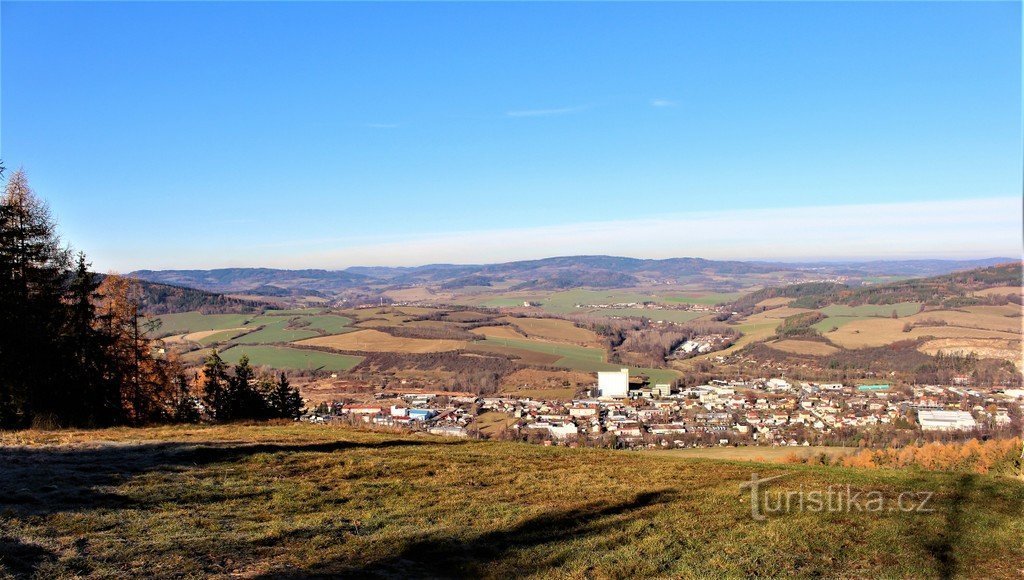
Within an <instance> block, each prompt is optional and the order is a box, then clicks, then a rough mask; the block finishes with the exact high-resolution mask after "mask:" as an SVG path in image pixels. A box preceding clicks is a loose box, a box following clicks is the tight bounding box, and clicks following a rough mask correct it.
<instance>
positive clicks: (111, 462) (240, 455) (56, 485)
mask: <svg viewBox="0 0 1024 580" xmlns="http://www.w3.org/2000/svg"><path fill="white" fill-rule="evenodd" d="M458 443H459V442H451V443H449V442H444V443H441V442H433V441H415V440H412V441H409V440H385V441H379V442H371V443H358V442H348V441H338V442H327V443H312V444H287V443H260V444H237V443H223V444H203V445H196V444H191V443H181V442H169V443H151V444H145V443H144V444H131V445H122V444H103V445H100V446H98V447H90V448H77V449H67V448H0V516H4V515H5V514H7V515H14V516H22V517H24V516H45V515H49V514H53V513H58V512H63V511H74V512H82V511H89V510H95V509H119V508H133V507H144V506H143V505H141V503H144V502H141V503H140V501H139V500H134V499H132V498H129V497H126V496H122V495H118V494H117V493H113V492H111V491H110V488H111V487H113V486H117V485H120V484H122V483H125V482H126V481H128V480H129V479H131V478H132V477H134V476H137V475H141V474H144V473H147V472H152V471H160V470H174V469H188V468H191V467H201V466H205V465H212V464H218V463H232V462H236V461H240V460H243V459H245V458H247V457H251V456H253V455H258V454H273V453H287V454H294V453H337V452H343V451H346V450H349V449H388V448H394V447H407V446H418V445H453V444H458ZM216 499H217V498H213V500H216ZM220 499H228V498H220ZM2 555H3V551H0V556H2Z"/></svg>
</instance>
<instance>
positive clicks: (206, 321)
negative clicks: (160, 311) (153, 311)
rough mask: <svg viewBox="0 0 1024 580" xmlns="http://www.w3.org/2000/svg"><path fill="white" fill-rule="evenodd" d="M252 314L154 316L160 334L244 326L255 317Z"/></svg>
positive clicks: (187, 313)
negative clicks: (158, 325)
mask: <svg viewBox="0 0 1024 580" xmlns="http://www.w3.org/2000/svg"><path fill="white" fill-rule="evenodd" d="M255 317H256V315H254V314H200V313H199V312H181V313H178V314H164V315H161V316H157V317H155V319H156V320H159V321H160V327H159V328H158V329H157V332H158V333H160V334H187V333H190V332H199V331H202V330H227V329H228V328H237V327H240V326H246V323H247V322H249V321H250V320H252V319H253V318H255Z"/></svg>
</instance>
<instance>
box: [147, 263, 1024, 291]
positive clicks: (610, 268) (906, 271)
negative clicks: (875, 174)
mask: <svg viewBox="0 0 1024 580" xmlns="http://www.w3.org/2000/svg"><path fill="white" fill-rule="evenodd" d="M1015 262H1017V263H1019V260H1015V259H1013V258H985V259H979V260H873V261H867V262H852V261H837V262H797V263H786V262H758V261H735V260H706V259H703V258H667V259H658V260H654V259H640V258H626V257H617V256H558V257H552V258H544V259H539V260H522V261H516V262H504V263H496V264H427V265H423V266H412V267H387V266H354V267H350V268H346V269H343V270H319V269H305V270H285V269H274V268H219V269H212V270H138V271H136V272H132V273H131V275H133V276H136V277H138V278H139V279H141V280H148V281H151V282H158V283H161V284H172V285H177V286H185V287H190V288H198V289H202V290H206V291H210V292H225V293H258V294H263V295H277V294H285V293H287V291H292V290H301V291H305V292H309V293H327V294H330V293H332V292H338V291H341V290H345V289H353V288H369V287H381V286H415V285H438V286H444V287H446V288H460V287H465V286H468V285H480V286H490V285H493V284H497V283H507V284H509V285H510V287H511V288H513V289H518V290H533V289H536V290H542V289H563V288H578V287H588V288H616V287H619V288H621V287H629V286H638V285H642V284H645V283H664V282H667V281H680V280H686V281H693V282H700V281H702V280H705V281H707V280H712V279H714V278H721V277H729V276H741V275H757V274H779V275H786V274H787V273H792V274H794V275H796V274H799V275H801V276H805V275H806V274H807V273H808V272H813V273H816V274H821V275H822V276H845V277H853V278H868V277H872V276H908V277H922V276H937V275H942V274H949V273H952V272H956V271H961V270H970V269H973V268H982V267H987V266H993V265H996V264H1003V263H1015Z"/></svg>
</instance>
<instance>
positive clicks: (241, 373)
mask: <svg viewBox="0 0 1024 580" xmlns="http://www.w3.org/2000/svg"><path fill="white" fill-rule="evenodd" d="M255 379H256V371H255V370H253V368H252V366H250V365H249V357H248V356H246V355H244V354H243V355H242V358H241V359H240V360H239V361H238V364H236V365H235V374H234V376H233V377H231V379H229V381H228V384H229V398H230V399H231V409H232V412H231V418H232V419H264V418H266V416H267V405H266V401H265V400H264V399H263V396H262V395H261V394H260V393H259V391H257V390H256V389H255V388H254V383H255V382H256V381H255Z"/></svg>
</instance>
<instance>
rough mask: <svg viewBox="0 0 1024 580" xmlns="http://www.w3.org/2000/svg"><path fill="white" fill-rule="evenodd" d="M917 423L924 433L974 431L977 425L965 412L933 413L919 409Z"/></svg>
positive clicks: (932, 411)
mask: <svg viewBox="0 0 1024 580" xmlns="http://www.w3.org/2000/svg"><path fill="white" fill-rule="evenodd" d="M917 421H918V423H920V424H921V429H922V430H924V431H959V430H967V429H974V428H975V427H977V426H978V423H977V422H976V421H975V420H974V417H972V416H971V414H970V413H968V412H967V411H934V410H927V409H921V410H919V411H918V412H917Z"/></svg>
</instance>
